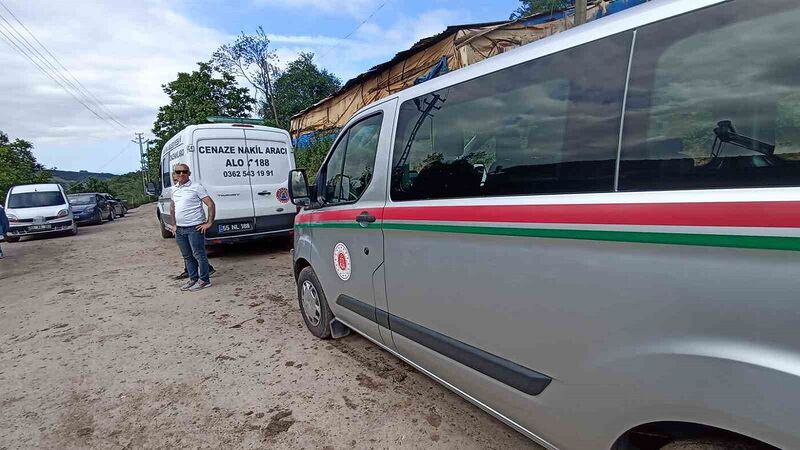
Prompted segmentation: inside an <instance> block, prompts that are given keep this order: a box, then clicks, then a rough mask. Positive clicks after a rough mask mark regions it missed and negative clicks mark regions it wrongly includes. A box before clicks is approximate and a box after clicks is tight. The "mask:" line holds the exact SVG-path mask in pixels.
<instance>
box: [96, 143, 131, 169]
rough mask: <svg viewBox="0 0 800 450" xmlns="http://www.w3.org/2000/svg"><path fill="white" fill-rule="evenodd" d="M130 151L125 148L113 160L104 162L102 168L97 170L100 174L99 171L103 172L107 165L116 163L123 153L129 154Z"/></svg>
mask: <svg viewBox="0 0 800 450" xmlns="http://www.w3.org/2000/svg"><path fill="white" fill-rule="evenodd" d="M128 150H129V149H128V148H123V149H122V150H120V151H119V153H117V154H116V155H114V157H113V158H111V159H109V160H108V161H106V162H104V163H103V164H102V165H100V167H98V168H97V169H96V170H97V171H98V172H99V171H101V170H103V169H104V168H105V167H106V166H107V165H109V164H111V163H112V162H114V161H116V160H117V158H119V157H120V156H122V154H123V153H125V152H127V151H128Z"/></svg>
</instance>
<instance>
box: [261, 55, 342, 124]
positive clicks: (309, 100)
mask: <svg viewBox="0 0 800 450" xmlns="http://www.w3.org/2000/svg"><path fill="white" fill-rule="evenodd" d="M313 59H314V54H313V53H300V56H299V57H298V58H297V59H296V60H294V61H292V62H290V63H289V65H288V66H287V67H286V70H285V71H283V73H282V74H281V75H280V76H279V77H278V78H277V79H276V80H275V103H276V108H277V113H278V114H277V116H278V119H277V121H274V122H273V121H271V120H267V124H268V125H272V126H277V127H278V128H283V129H286V130H288V129H289V121H290V120H291V117H292V116H293V115H295V114H297V113H298V112H300V111H302V110H304V109H306V108H308V107H309V106H311V105H313V104H314V103H317V102H318V101H320V100H322V99H324V98H325V97H328V96H330V95H331V94H333V93H334V92H336V91H337V90H339V87H341V85H342V82H341V81H340V80H339V78H337V77H336V76H335V75H333V74H332V73H330V72H328V71H327V70H325V69H319V68H318V67H317V66H316V64H314V61H313Z"/></svg>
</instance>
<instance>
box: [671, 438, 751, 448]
mask: <svg viewBox="0 0 800 450" xmlns="http://www.w3.org/2000/svg"><path fill="white" fill-rule="evenodd" d="M762 448H765V447H758V446H756V445H754V444H751V443H747V442H741V441H728V440H717V439H682V440H679V441H674V442H670V443H669V444H667V445H665V446H663V447H661V450H758V449H762Z"/></svg>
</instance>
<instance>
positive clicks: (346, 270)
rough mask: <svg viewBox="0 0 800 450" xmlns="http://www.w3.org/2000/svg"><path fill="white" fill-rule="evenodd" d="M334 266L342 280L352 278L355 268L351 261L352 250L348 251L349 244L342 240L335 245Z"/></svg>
mask: <svg viewBox="0 0 800 450" xmlns="http://www.w3.org/2000/svg"><path fill="white" fill-rule="evenodd" d="M333 267H334V268H335V269H336V275H339V278H341V279H342V281H347V280H349V279H350V272H351V271H352V268H353V266H352V264H351V262H350V252H349V251H347V246H345V245H344V244H342V243H341V242H339V243H338V244H336V246H335V247H333Z"/></svg>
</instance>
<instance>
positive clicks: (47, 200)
mask: <svg viewBox="0 0 800 450" xmlns="http://www.w3.org/2000/svg"><path fill="white" fill-rule="evenodd" d="M63 204H64V197H62V196H61V192H59V191H46V192H20V193H18V194H11V196H9V197H8V207H9V208H38V207H42V206H57V205H63Z"/></svg>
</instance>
